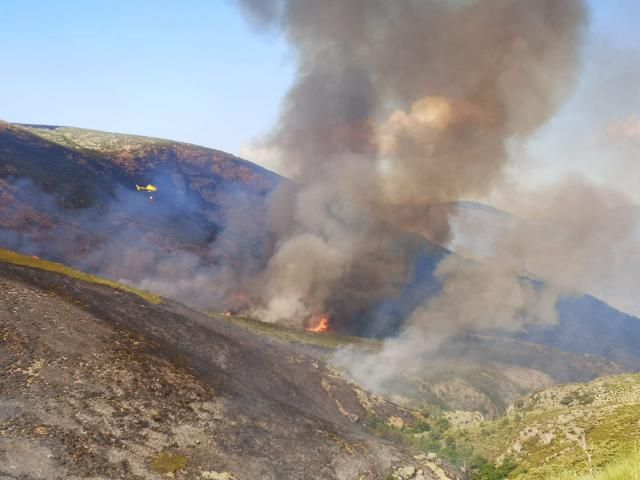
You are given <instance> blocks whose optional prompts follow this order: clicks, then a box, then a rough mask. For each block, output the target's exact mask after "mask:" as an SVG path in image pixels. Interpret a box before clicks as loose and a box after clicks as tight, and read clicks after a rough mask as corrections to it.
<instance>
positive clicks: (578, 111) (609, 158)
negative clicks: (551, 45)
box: [0, 0, 640, 197]
mask: <svg viewBox="0 0 640 480" xmlns="http://www.w3.org/2000/svg"><path fill="white" fill-rule="evenodd" d="M345 1H348V0H345ZM532 1H535V0H532ZM589 3H590V5H591V26H590V28H589V32H588V34H587V37H586V42H585V47H584V53H583V57H584V61H583V70H582V71H581V74H580V78H579V82H578V86H577V88H576V91H575V93H574V95H573V96H572V98H571V99H569V101H568V102H567V103H566V104H565V106H564V108H563V109H562V110H561V111H560V112H559V114H558V115H557V116H556V118H555V119H554V120H553V121H552V122H551V123H550V124H549V125H548V126H547V127H546V128H544V129H542V130H541V131H540V132H539V133H538V135H537V136H536V138H535V139H534V140H533V141H532V142H531V144H530V145H529V148H527V149H526V151H523V150H521V149H518V150H516V151H515V152H514V155H515V156H518V157H520V158H522V159H523V161H522V162H521V163H519V164H517V166H516V169H515V170H514V172H515V173H516V175H515V176H516V177H518V178H519V179H521V180H522V179H523V178H525V179H526V181H527V182H533V183H544V182H547V181H549V180H552V179H553V178H556V177H557V176H559V175H562V174H563V173H564V172H567V171H580V172H582V173H583V174H584V175H586V176H589V177H592V178H593V179H595V180H596V181H602V182H609V181H612V182H619V183H620V185H621V186H622V188H623V189H625V190H627V191H628V192H630V194H632V195H634V197H637V196H638V194H635V193H634V192H635V191H636V190H638V189H637V185H638V182H640V169H639V168H637V167H635V164H636V163H638V162H637V161H635V159H636V158H637V159H638V161H640V120H638V115H640V86H639V85H640V83H638V79H640V75H639V73H640V63H639V59H640V33H639V31H638V25H640V2H637V1H636V0H590V2H589ZM0 58H1V59H2V67H1V68H2V72H1V75H0V119H3V120H7V121H12V122H24V123H45V124H57V125H72V126H81V127H86V128H95V129H101V130H109V131H117V132H125V133H136V134H142V135H151V136H156V137H163V138H171V139H175V140H182V141H187V142H192V143H197V144H201V145H206V146H210V147H214V148H219V149H222V150H226V151H230V152H233V153H239V152H245V153H246V150H243V149H242V147H243V146H244V145H246V144H248V143H250V141H251V140H252V139H255V138H256V137H258V136H260V135H261V134H264V133H266V132H267V131H268V130H269V127H270V126H271V125H273V123H274V121H275V120H276V118H277V115H278V109H279V105H280V100H281V98H282V96H283V94H284V93H285V91H286V90H287V87H288V86H289V84H290V82H291V80H292V77H293V70H294V68H295V64H294V59H293V58H292V57H291V55H290V53H289V51H288V49H287V47H286V45H285V44H284V42H283V41H282V39H281V38H279V37H277V36H275V35H273V34H272V35H264V34H260V33H257V32H255V31H253V30H252V28H251V27H250V26H249V25H248V24H247V23H246V22H245V20H244V19H243V18H242V17H241V15H240V13H239V11H238V10H237V8H236V7H235V5H234V4H233V2H232V1H225V0H213V1H211V0H185V1H180V2H176V1H174V0H110V1H108V2H87V1H83V0H58V1H51V0H0ZM634 115H635V116H634ZM636 137H637V138H636ZM249 159H250V160H251V159H252V158H249ZM253 160H258V158H253ZM630 164H631V166H632V167H633V168H631V170H630V167H629V165H630Z"/></svg>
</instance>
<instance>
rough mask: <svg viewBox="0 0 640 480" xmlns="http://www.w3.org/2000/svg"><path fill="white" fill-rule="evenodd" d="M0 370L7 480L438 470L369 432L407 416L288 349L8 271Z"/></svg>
mask: <svg viewBox="0 0 640 480" xmlns="http://www.w3.org/2000/svg"><path fill="white" fill-rule="evenodd" d="M0 372H1V373H0V478H25V479H31V478H36V479H58V478H85V477H91V478H93V479H97V478H127V479H141V478H166V477H164V475H166V473H167V472H172V471H175V478H184V479H187V478H225V477H224V476H215V475H218V474H220V475H222V474H224V473H229V474H230V475H232V477H227V478H235V479H238V480H242V479H303V478H304V479H308V478H314V479H358V478H365V479H377V478H380V479H382V478H385V477H386V476H387V475H388V474H389V473H390V472H392V471H394V470H397V468H398V467H401V466H415V467H416V472H417V471H419V470H420V469H422V470H423V472H424V473H423V477H422V478H425V479H428V478H438V477H437V475H439V474H440V475H443V474H444V473H443V472H444V470H442V468H444V465H442V464H439V463H438V462H434V461H428V460H427V459H426V458H425V457H419V458H415V457H414V456H413V452H411V451H408V450H405V449H404V448H403V447H399V446H396V445H392V444H389V443H387V442H385V441H383V440H381V439H379V438H378V437H375V436H373V435H372V434H370V433H369V432H367V431H366V429H365V428H364V426H363V425H362V424H363V423H365V422H366V421H367V420H368V419H369V418H371V417H372V416H377V417H379V418H380V417H381V418H382V419H383V420H387V419H391V418H393V420H394V421H397V418H401V419H403V420H404V421H405V422H412V421H414V420H415V419H416V418H417V417H416V414H414V413H412V412H410V411H407V410H403V409H400V408H399V407H396V406H395V405H393V404H391V403H389V402H387V401H385V400H384V399H381V398H377V397H374V396H371V395H369V394H368V393H366V392H364V391H363V390H361V389H360V388H359V387H358V386H356V385H354V384H352V383H350V382H348V381H346V380H344V379H343V378H341V377H340V376H339V375H337V374H336V373H335V372H333V371H332V370H331V369H329V368H328V367H326V366H325V365H323V364H322V363H321V362H320V361H318V360H317V359H314V358H312V357H308V356H306V355H304V354H303V353H302V352H300V351H297V350H296V349H295V347H290V346H287V345H285V344H283V343H279V342H276V341H270V340H268V339H264V338H261V337H259V336H257V335H255V334H253V333H251V332H249V331H246V330H244V329H241V328H239V327H236V326H234V325H232V324H229V323H227V322H225V321H223V320H216V319H211V318H209V317H207V316H204V315H201V314H199V313H198V312H195V311H193V310H190V309H188V308H187V307H184V306H182V305H180V304H177V303H172V302H166V303H161V304H151V303H148V302H146V301H145V300H143V299H142V298H140V297H138V296H136V295H134V294H129V293H126V292H122V291H117V290H113V289H110V288H108V287H102V286H98V285H95V284H89V283H83V282H79V281H75V280H73V279H70V278H68V277H65V276H62V275H58V274H55V273H51V272H44V271H40V270H34V269H29V268H25V267H18V266H14V265H8V264H2V263H0ZM394 417H397V418H394ZM446 475H447V476H448V477H449V478H455V474H453V473H448V474H446ZM416 478H418V477H416ZM440 478H447V477H440Z"/></svg>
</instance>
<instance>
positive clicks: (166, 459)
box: [151, 453, 189, 474]
mask: <svg viewBox="0 0 640 480" xmlns="http://www.w3.org/2000/svg"><path fill="white" fill-rule="evenodd" d="M187 463H189V457H187V456H186V455H179V454H174V453H161V454H160V455H158V456H157V457H155V458H154V459H153V460H151V468H152V469H153V471H154V472H156V473H164V474H167V473H176V472H177V471H178V470H182V469H183V468H184V467H186V466H187Z"/></svg>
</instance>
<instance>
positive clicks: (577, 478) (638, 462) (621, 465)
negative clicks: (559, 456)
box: [549, 451, 640, 480]
mask: <svg viewBox="0 0 640 480" xmlns="http://www.w3.org/2000/svg"><path fill="white" fill-rule="evenodd" d="M549 480H640V451H637V452H635V453H634V454H632V455H630V456H628V457H626V458H623V459H620V460H618V461H616V462H612V463H610V464H608V465H606V466H605V467H603V468H601V469H600V470H597V471H595V472H594V473H593V475H591V474H576V473H564V474H562V475H558V476H555V477H553V478H550V479H549Z"/></svg>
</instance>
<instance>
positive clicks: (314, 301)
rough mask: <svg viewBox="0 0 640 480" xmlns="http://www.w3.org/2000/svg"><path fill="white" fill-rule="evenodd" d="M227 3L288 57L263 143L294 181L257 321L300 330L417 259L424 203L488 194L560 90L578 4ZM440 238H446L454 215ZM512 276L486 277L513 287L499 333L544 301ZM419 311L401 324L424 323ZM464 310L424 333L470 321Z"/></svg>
mask: <svg viewBox="0 0 640 480" xmlns="http://www.w3.org/2000/svg"><path fill="white" fill-rule="evenodd" d="M238 1H239V3H240V5H241V6H242V8H243V10H244V11H245V12H246V13H247V14H248V15H249V16H250V18H251V19H252V20H253V21H255V22H256V24H257V25H259V26H261V27H263V28H267V29H279V30H281V31H282V32H283V33H284V35H285V36H286V38H287V39H288V41H289V42H290V43H291V45H293V47H294V49H295V52H296V54H297V57H296V58H297V63H298V70H297V79H296V81H295V84H294V85H293V87H292V89H291V91H290V92H289V93H288V95H287V97H286V99H285V102H284V106H283V109H282V113H281V117H280V121H279V124H278V125H277V127H276V128H275V129H274V131H273V132H272V135H271V136H270V138H269V140H268V145H269V146H270V147H272V148H275V149H276V150H277V151H278V152H279V154H280V155H281V157H282V162H283V164H284V166H285V169H286V172H287V173H289V174H290V175H291V176H292V177H293V178H294V179H295V180H296V181H297V182H298V183H299V184H300V185H301V187H300V188H299V190H297V191H296V192H295V193H294V194H293V195H294V197H295V200H294V201H293V202H291V201H290V200H284V202H285V203H286V208H283V205H282V203H281V202H279V200H278V199H280V200H282V198H287V196H286V195H281V196H278V195H277V194H276V195H275V196H274V198H275V199H276V200H274V202H273V204H272V218H271V225H272V228H273V230H274V232H275V234H276V236H277V238H278V239H279V240H278V242H277V245H276V250H275V253H274V255H273V257H272V258H271V260H270V262H269V265H268V268H267V270H266V272H265V273H264V275H263V281H262V282H261V283H262V285H263V286H265V287H264V288H263V289H262V290H261V291H260V292H259V293H258V295H259V296H260V297H261V298H260V302H259V303H261V304H262V307H260V308H257V309H256V313H257V314H258V315H259V316H260V317H262V318H264V319H266V320H270V321H281V322H282V321H285V322H289V323H296V324H300V322H302V323H304V322H305V321H307V320H308V319H309V318H310V317H311V316H313V315H314V314H317V313H318V312H327V313H329V314H330V315H331V317H332V319H333V323H334V326H337V328H339V329H340V328H342V329H349V325H350V324H352V323H353V322H355V321H356V320H355V319H356V318H358V317H359V316H360V315H362V314H364V312H366V311H367V310H368V309H371V308H372V306H375V305H377V304H379V303H381V302H384V301H385V300H387V299H389V298H392V297H393V296H394V295H397V294H398V292H399V291H400V289H401V288H402V285H405V284H407V283H408V282H411V281H412V280H413V277H414V276H415V271H414V269H413V266H414V265H415V262H416V260H417V258H418V256H419V255H420V251H421V250H420V247H419V246H418V244H417V243H418V242H416V241H414V240H413V239H412V238H411V237H410V236H407V235H403V234H399V233H398V232H399V230H400V229H404V230H409V231H414V232H418V231H421V230H422V229H423V228H424V225H422V223H424V222H425V221H427V220H428V219H427V218H425V210H426V207H428V206H430V205H434V204H438V203H442V202H446V201H451V200H459V199H461V198H465V197H470V196H480V195H484V194H487V193H488V192H489V191H490V190H491V189H492V187H493V186H494V185H495V184H496V182H498V181H500V180H501V179H502V175H503V172H504V169H505V166H506V164H507V146H508V144H509V142H518V141H522V140H524V139H526V138H527V136H528V135H530V134H531V133H532V132H534V131H535V130H536V129H537V128H538V127H539V126H540V125H542V124H543V123H544V122H545V121H546V120H547V119H548V118H549V117H550V116H551V115H552V114H553V113H554V111H555V110H556V108H557V106H558V104H559V103H560V102H561V101H562V100H563V99H564V97H565V95H566V94H567V92H568V89H569V88H570V86H571V81H572V79H573V77H574V73H575V69H576V63H577V53H578V48H579V44H580V37H581V31H582V27H583V25H584V23H585V17H586V13H585V6H584V4H583V2H582V1H581V0H562V1H558V0H540V1H535V2H532V1H530V0H491V1H479V0H476V1H473V0H471V1H463V0H459V1H440V0H394V1H389V0H348V1H345V0H322V1H319V0H238ZM437 230H438V231H437V232H436V233H435V235H434V236H435V238H434V239H435V240H436V241H437V242H439V243H441V244H442V243H446V241H447V240H448V239H449V237H450V234H451V232H450V229H449V222H447V221H444V222H441V223H440V225H439V227H438V229H437ZM451 262H452V260H450V261H449V263H451ZM511 267H512V266H511V265H507V266H500V267H499V268H496V267H493V266H492V268H491V271H492V272H493V273H495V275H498V276H499V277H500V278H508V280H504V282H507V283H509V284H508V285H505V284H504V282H503V283H502V284H500V283H497V284H495V285H494V286H495V287H496V288H497V286H498V285H501V286H502V287H505V288H507V291H509V292H511V293H510V295H509V302H508V303H507V304H506V305H504V306H503V307H504V308H498V311H499V315H497V316H496V318H498V320H496V321H497V322H498V324H499V325H500V326H503V325H504V324H505V323H508V322H509V321H523V322H524V321H527V322H528V321H535V320H532V318H531V317H532V316H531V315H519V314H518V312H522V311H523V309H525V308H528V306H529V304H530V303H531V302H536V301H538V300H540V299H541V298H542V299H543V301H542V300H540V301H542V304H543V306H542V307H541V308H539V309H536V308H533V309H532V311H536V310H541V311H545V312H546V311H548V309H547V308H546V307H547V306H548V305H549V299H548V298H547V296H545V295H543V294H542V293H541V292H537V291H535V289H531V288H529V287H527V286H526V285H523V284H522V283H521V282H520V281H519V280H518V273H520V272H514V271H513V269H512V268H511ZM439 270H440V279H441V281H442V282H443V283H445V285H444V288H443V290H444V292H456V294H459V293H460V292H464V291H467V290H468V289H470V288H471V289H472V288H473V286H474V285H477V284H478V283H480V284H482V283H486V278H485V279H483V275H482V274H481V273H482V272H481V270H482V269H481V268H480V267H473V268H469V269H466V268H462V267H457V266H455V265H444V266H441V267H440V269H439ZM507 275H508V276H507ZM447 285H448V286H447ZM485 287H487V285H485ZM481 293H482V290H478V298H477V300H478V301H482V300H483V298H482V295H481ZM490 293H491V294H492V295H494V294H495V292H493V291H492V292H490ZM424 309H426V310H429V306H423V307H421V308H420V309H419V311H417V312H416V313H415V314H414V315H413V316H412V318H413V320H411V322H410V323H415V322H416V321H419V320H417V319H423V318H427V319H426V320H424V321H427V322H429V320H428V318H433V316H429V315H427V316H425V315H423V314H422V313H421V312H422V311H423V310H424ZM440 310H442V309H441V308H440V306H438V311H440ZM472 312H473V308H468V309H465V310H464V311H460V312H458V314H457V315H456V316H454V318H449V317H446V318H440V317H438V318H437V321H436V322H435V324H436V325H438V324H441V323H443V322H444V323H447V322H458V323H459V324H461V326H468V327H472V326H473V322H474V319H473V317H471V318H468V315H469V314H470V313H472ZM458 317H460V318H458ZM462 317H465V318H462ZM534 317H535V315H534ZM493 318H494V317H492V316H491V315H486V316H485V317H483V319H482V321H481V322H479V323H480V325H479V326H482V327H486V326H491V322H492V319H493ZM514 319H521V320H514ZM420 321H422V320H420ZM542 321H543V322H544V321H549V319H545V320H542ZM443 328H444V327H443ZM450 328H451V329H453V327H447V328H446V330H448V329H450Z"/></svg>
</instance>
